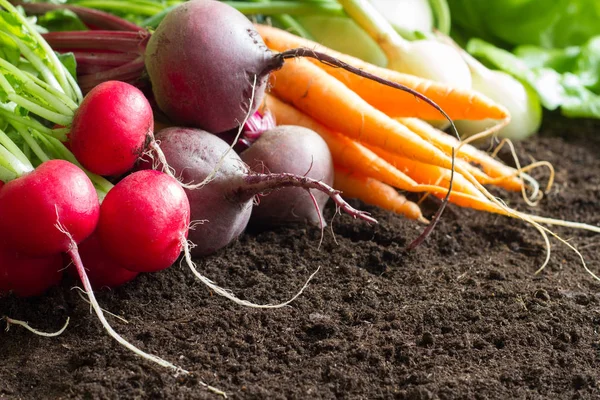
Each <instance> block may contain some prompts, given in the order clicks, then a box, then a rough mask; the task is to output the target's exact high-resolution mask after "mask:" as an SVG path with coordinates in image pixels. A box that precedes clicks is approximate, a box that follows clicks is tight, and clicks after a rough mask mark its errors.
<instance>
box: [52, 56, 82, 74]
mask: <svg viewBox="0 0 600 400" xmlns="http://www.w3.org/2000/svg"><path fill="white" fill-rule="evenodd" d="M56 55H57V56H58V60H59V61H60V62H61V63H62V64H63V65H64V66H65V68H67V71H69V73H70V74H71V76H72V77H73V78H77V61H76V60H75V55H74V54H73V53H60V54H59V53H57V54H56Z"/></svg>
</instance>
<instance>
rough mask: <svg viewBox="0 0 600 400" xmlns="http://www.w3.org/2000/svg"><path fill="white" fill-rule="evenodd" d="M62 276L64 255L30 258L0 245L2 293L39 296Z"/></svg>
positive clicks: (0, 283) (0, 292) (0, 288)
mask: <svg viewBox="0 0 600 400" xmlns="http://www.w3.org/2000/svg"><path fill="white" fill-rule="evenodd" d="M61 278H62V257H61V255H60V254H58V253H57V254H54V255H51V256H46V257H38V258H28V257H23V256H21V255H19V254H17V253H16V252H15V251H12V250H8V249H6V248H3V247H0V294H2V293H13V294H15V295H17V296H20V297H30V296H39V295H41V294H43V293H44V292H45V291H46V290H47V289H49V288H50V287H52V286H54V285H57V284H58V283H59V282H60V280H61Z"/></svg>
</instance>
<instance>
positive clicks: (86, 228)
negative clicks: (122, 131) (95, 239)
mask: <svg viewBox="0 0 600 400" xmlns="http://www.w3.org/2000/svg"><path fill="white" fill-rule="evenodd" d="M99 214H100V204H99V202H98V196H97V194H96V190H95V189H94V186H93V185H92V182H91V181H90V179H89V178H88V177H87V175H86V174H85V173H84V172H83V171H82V170H81V169H80V168H79V167H77V166H75V165H74V164H71V163H70V162H68V161H64V160H50V161H46V162H44V163H42V164H41V165H40V166H38V167H37V168H36V169H35V170H34V171H33V172H30V173H28V174H26V175H23V176H22V177H20V178H17V179H15V180H13V181H10V182H8V183H6V184H5V185H4V186H3V187H2V189H1V190H0V232H2V238H1V239H2V241H3V242H4V244H5V247H6V248H10V249H12V250H14V251H17V252H19V253H20V254H23V255H24V256H30V257H43V256H49V255H54V254H58V253H61V252H66V251H68V250H69V249H70V247H71V244H72V241H71V238H69V235H70V236H71V237H72V239H73V241H75V242H76V243H80V242H81V241H83V240H84V239H85V238H87V237H88V236H89V235H90V234H91V233H92V232H93V231H94V229H95V228H96V225H97V223H98V216H99ZM58 223H60V225H61V226H62V229H63V230H66V231H67V232H68V233H69V235H66V234H65V233H64V232H63V231H61V230H59V229H58V226H57V224H58Z"/></svg>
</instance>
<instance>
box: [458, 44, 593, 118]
mask: <svg viewBox="0 0 600 400" xmlns="http://www.w3.org/2000/svg"><path fill="white" fill-rule="evenodd" d="M467 51H468V52H469V53H471V54H473V55H474V56H475V57H478V58H480V59H482V60H484V61H485V62H486V63H488V64H490V65H492V66H494V67H496V68H498V69H501V70H503V71H505V72H508V73H509V74H511V75H513V76H515V77H516V78H518V79H521V80H523V81H525V82H527V83H528V84H529V85H531V86H532V87H533V88H534V90H535V91H536V92H537V94H538V96H539V97H540V100H541V102H542V104H543V106H544V107H545V108H547V109H549V110H555V109H557V108H560V110H561V112H562V114H563V115H565V116H567V117H580V118H600V36H597V37H593V38H591V39H590V40H589V41H588V42H587V43H586V44H584V45H583V46H574V47H567V48H564V49H544V48H542V47H538V46H531V45H524V46H519V47H517V48H515V49H514V52H513V53H511V52H509V51H507V50H504V49H501V48H499V47H496V46H494V45H492V44H490V43H487V42H485V41H483V40H481V39H471V40H470V41H469V42H468V44H467Z"/></svg>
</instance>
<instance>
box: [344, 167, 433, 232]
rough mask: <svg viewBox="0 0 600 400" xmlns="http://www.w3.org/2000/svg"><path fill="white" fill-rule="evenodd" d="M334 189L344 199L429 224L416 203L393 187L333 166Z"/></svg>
mask: <svg viewBox="0 0 600 400" xmlns="http://www.w3.org/2000/svg"><path fill="white" fill-rule="evenodd" d="M334 182H335V188H336V189H338V190H340V191H341V192H342V196H343V197H346V198H356V199H359V200H362V201H364V202H365V203H367V204H371V205H374V206H378V207H381V208H384V209H386V210H390V211H393V212H395V213H398V214H402V215H404V216H405V217H407V218H410V219H416V220H418V221H420V222H424V223H429V221H427V219H425V217H423V214H422V213H421V209H420V208H419V206H418V205H417V204H416V203H413V202H412V201H409V200H407V199H406V197H404V196H403V195H401V194H400V193H398V191H397V190H396V189H394V188H393V187H391V186H389V185H386V184H385V183H382V182H380V181H378V180H377V179H373V178H370V177H368V176H364V175H360V174H358V173H356V172H350V171H349V170H347V169H344V168H342V167H339V166H335V178H334Z"/></svg>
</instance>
